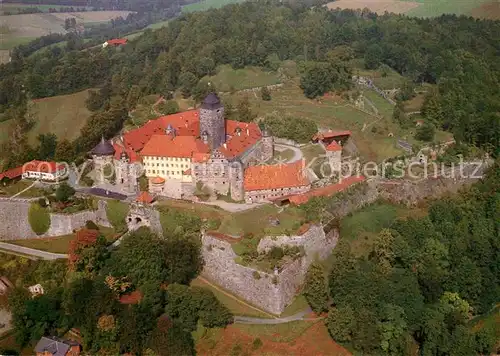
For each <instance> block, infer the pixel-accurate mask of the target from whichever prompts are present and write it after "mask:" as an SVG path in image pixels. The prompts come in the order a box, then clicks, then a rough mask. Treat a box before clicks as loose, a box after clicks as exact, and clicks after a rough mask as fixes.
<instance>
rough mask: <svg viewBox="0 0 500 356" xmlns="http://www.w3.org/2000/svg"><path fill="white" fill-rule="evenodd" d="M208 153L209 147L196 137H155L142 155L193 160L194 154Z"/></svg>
mask: <svg viewBox="0 0 500 356" xmlns="http://www.w3.org/2000/svg"><path fill="white" fill-rule="evenodd" d="M208 151H209V149H208V146H207V145H206V144H205V143H203V142H202V141H201V140H200V139H196V138H195V137H194V136H175V137H173V136H172V135H154V136H152V137H151V139H150V140H149V141H148V143H146V145H145V146H144V148H143V149H142V151H141V155H142V156H158V157H184V158H191V157H192V156H193V153H208Z"/></svg>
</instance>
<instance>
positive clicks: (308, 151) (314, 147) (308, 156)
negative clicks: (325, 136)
mask: <svg viewBox="0 0 500 356" xmlns="http://www.w3.org/2000/svg"><path fill="white" fill-rule="evenodd" d="M300 150H301V151H302V154H303V155H304V158H305V160H306V163H309V162H311V161H312V160H313V159H314V158H316V157H320V156H324V155H325V154H326V153H325V149H324V148H323V146H321V145H320V144H310V145H307V146H303V147H301V149H300Z"/></svg>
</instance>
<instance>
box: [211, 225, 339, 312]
mask: <svg viewBox="0 0 500 356" xmlns="http://www.w3.org/2000/svg"><path fill="white" fill-rule="evenodd" d="M337 239H338V231H337V230H331V231H330V232H329V233H327V234H326V233H325V232H324V230H323V227H322V226H320V225H312V226H310V227H309V229H308V230H307V231H306V232H305V233H304V234H303V235H301V236H279V237H265V238H263V239H262V240H261V242H260V243H259V246H258V249H259V251H265V250H266V249H269V248H271V247H272V246H286V245H292V246H303V247H304V251H305V255H304V256H303V257H301V258H298V259H296V260H295V261H293V262H291V263H289V264H287V265H286V266H285V267H284V268H282V270H281V271H278V272H277V273H266V272H262V271H259V270H256V269H254V268H250V267H246V266H242V265H240V264H238V263H236V262H235V259H236V258H237V257H238V255H237V254H236V253H235V252H234V251H233V248H232V247H231V244H230V243H229V242H227V241H224V240H222V239H218V238H216V237H214V236H211V235H209V234H207V233H204V234H203V235H202V254H203V259H204V261H205V266H204V269H203V272H202V274H203V275H204V276H205V277H207V278H208V279H210V280H212V281H213V282H215V283H217V284H218V285H220V286H221V287H223V288H224V289H226V290H228V291H230V292H231V293H233V294H235V295H237V296H239V297H241V298H242V299H244V300H246V301H248V302H249V303H251V304H253V305H255V306H257V307H259V308H261V309H263V310H266V311H268V312H270V313H273V314H281V313H282V312H283V310H284V309H285V308H286V306H287V305H289V304H290V303H291V301H292V299H293V297H294V296H295V294H296V293H297V291H298V290H299V289H300V287H301V286H302V284H303V283H304V279H305V275H306V273H307V270H308V268H309V266H310V265H311V263H312V262H313V261H314V259H315V258H320V259H321V258H326V257H327V256H328V255H329V254H330V253H331V251H332V249H333V248H334V247H335V245H336V244H337ZM257 274H258V275H257Z"/></svg>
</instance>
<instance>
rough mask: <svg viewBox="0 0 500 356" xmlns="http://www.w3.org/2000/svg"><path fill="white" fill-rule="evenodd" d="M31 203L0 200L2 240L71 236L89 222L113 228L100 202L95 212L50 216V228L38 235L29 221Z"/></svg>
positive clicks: (103, 205)
mask: <svg viewBox="0 0 500 356" xmlns="http://www.w3.org/2000/svg"><path fill="white" fill-rule="evenodd" d="M30 205H31V203H30V202H26V201H15V200H0V240H22V239H32V238H37V237H52V236H61V235H68V234H71V233H72V232H73V231H74V230H76V229H79V228H81V227H83V226H85V223H86V222H87V221H88V220H92V221H94V222H95V223H96V224H98V225H102V226H111V225H110V224H109V222H108V219H107V217H106V202H105V201H102V200H99V202H98V209H97V210H95V211H90V210H87V211H82V212H79V213H75V214H50V228H49V230H48V231H47V232H46V233H45V234H43V235H37V234H35V232H34V231H33V230H32V229H31V225H30V223H29V221H28V211H29V208H30Z"/></svg>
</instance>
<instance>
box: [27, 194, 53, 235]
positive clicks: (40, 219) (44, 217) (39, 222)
mask: <svg viewBox="0 0 500 356" xmlns="http://www.w3.org/2000/svg"><path fill="white" fill-rule="evenodd" d="M28 221H29V223H30V225H31V229H32V230H33V231H34V232H35V234H37V235H43V234H45V233H46V232H47V231H49V228H50V214H49V211H48V210H47V209H46V208H42V207H41V206H40V204H38V202H33V203H31V206H30V209H29V212H28Z"/></svg>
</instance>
